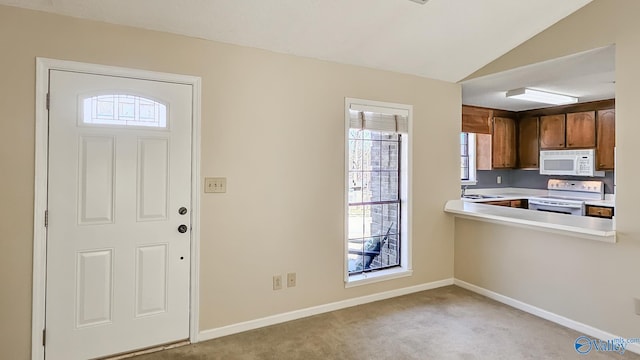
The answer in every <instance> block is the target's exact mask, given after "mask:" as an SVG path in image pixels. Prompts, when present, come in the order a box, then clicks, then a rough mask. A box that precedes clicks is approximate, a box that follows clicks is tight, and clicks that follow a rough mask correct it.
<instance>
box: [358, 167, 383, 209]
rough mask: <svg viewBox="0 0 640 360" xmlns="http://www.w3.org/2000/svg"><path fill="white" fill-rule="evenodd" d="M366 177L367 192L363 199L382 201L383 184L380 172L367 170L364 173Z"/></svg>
mask: <svg viewBox="0 0 640 360" xmlns="http://www.w3.org/2000/svg"><path fill="white" fill-rule="evenodd" d="M363 177H364V179H365V182H366V185H365V187H364V188H365V192H364V194H363V196H362V199H363V201H367V202H373V201H380V195H381V186H380V185H381V184H380V172H379V171H375V172H366V173H364V174H363Z"/></svg>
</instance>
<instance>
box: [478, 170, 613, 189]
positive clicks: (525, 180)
mask: <svg viewBox="0 0 640 360" xmlns="http://www.w3.org/2000/svg"><path fill="white" fill-rule="evenodd" d="M613 175H614V172H613V171H605V176H604V177H585V176H559V175H540V173H539V172H538V170H511V169H508V170H478V171H477V174H476V177H477V180H478V183H477V184H476V185H475V186H469V189H486V188H503V187H515V188H527V189H543V190H544V189H546V188H547V180H549V179H567V180H600V181H602V182H604V192H605V194H613V193H614V189H613ZM498 176H501V177H502V183H500V184H498V183H497V182H496V178H497V177H498Z"/></svg>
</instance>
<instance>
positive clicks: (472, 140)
mask: <svg viewBox="0 0 640 360" xmlns="http://www.w3.org/2000/svg"><path fill="white" fill-rule="evenodd" d="M468 134H469V136H468V138H467V140H468V141H469V145H468V146H469V180H460V185H476V184H477V183H478V177H477V169H476V134H474V133H468Z"/></svg>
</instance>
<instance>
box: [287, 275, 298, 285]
mask: <svg viewBox="0 0 640 360" xmlns="http://www.w3.org/2000/svg"><path fill="white" fill-rule="evenodd" d="M294 286H296V273H288V274H287V287H294Z"/></svg>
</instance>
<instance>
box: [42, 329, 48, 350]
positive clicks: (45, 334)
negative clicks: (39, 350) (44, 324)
mask: <svg viewBox="0 0 640 360" xmlns="http://www.w3.org/2000/svg"><path fill="white" fill-rule="evenodd" d="M46 343H47V329H42V346H45V344H46Z"/></svg>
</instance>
